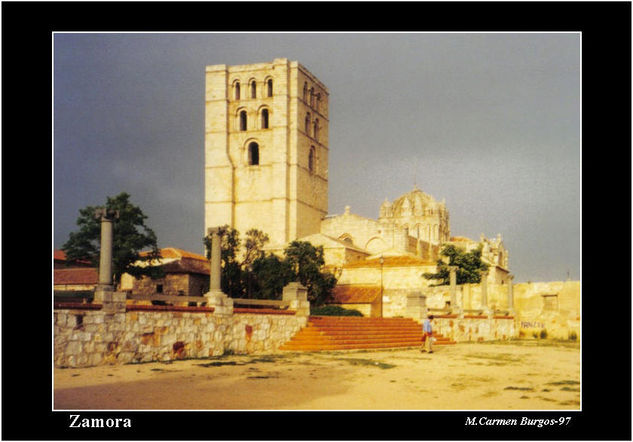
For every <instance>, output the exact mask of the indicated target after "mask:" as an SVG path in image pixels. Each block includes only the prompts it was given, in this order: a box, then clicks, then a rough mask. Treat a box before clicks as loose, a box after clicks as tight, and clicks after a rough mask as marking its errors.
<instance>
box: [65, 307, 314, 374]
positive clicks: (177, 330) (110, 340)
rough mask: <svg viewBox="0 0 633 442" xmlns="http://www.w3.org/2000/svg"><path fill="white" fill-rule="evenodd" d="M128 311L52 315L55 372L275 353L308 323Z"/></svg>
mask: <svg viewBox="0 0 633 442" xmlns="http://www.w3.org/2000/svg"><path fill="white" fill-rule="evenodd" d="M128 308H129V310H128V311H127V312H125V313H116V314H108V313H106V312H104V311H103V310H85V309H56V310H54V336H55V339H54V360H55V366H56V367H89V366H94V365H104V364H123V363H135V362H150V361H170V360H176V359H187V358H207V357H212V356H220V355H223V354H225V353H234V354H248V353H257V352H273V351H277V349H278V348H279V347H280V346H281V344H283V343H284V342H287V341H288V340H290V339H291V338H292V336H293V335H294V334H295V333H296V332H297V331H298V330H299V329H301V328H302V327H303V326H304V325H305V324H306V322H307V317H304V316H297V315H294V314H291V313H290V312H287V313H284V314H279V313H280V312H275V313H274V314H272V313H267V314H262V313H261V312H257V313H254V312H249V313H237V312H235V313H234V314H232V315H217V314H216V313H214V312H212V311H203V309H205V308H204V307H190V308H189V309H188V308H186V307H180V308H179V307H173V306H168V307H167V306H128ZM150 308H151V310H150ZM194 309H196V310H194Z"/></svg>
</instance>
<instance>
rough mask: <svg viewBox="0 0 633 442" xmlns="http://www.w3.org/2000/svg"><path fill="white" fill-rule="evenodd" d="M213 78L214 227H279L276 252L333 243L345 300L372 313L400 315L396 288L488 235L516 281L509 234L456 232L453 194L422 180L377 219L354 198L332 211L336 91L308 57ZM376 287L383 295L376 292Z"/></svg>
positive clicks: (486, 251) (216, 73)
mask: <svg viewBox="0 0 633 442" xmlns="http://www.w3.org/2000/svg"><path fill="white" fill-rule="evenodd" d="M205 81H206V90H205V103H206V107H205V232H206V231H207V229H208V228H210V227H216V226H221V225H229V226H230V227H232V228H234V229H237V230H238V231H239V232H240V233H242V234H244V233H246V232H247V231H248V230H249V229H251V228H255V229H258V230H261V231H263V232H264V233H266V234H268V235H269V237H270V240H271V241H270V244H269V246H268V247H267V249H268V250H270V251H272V252H275V253H279V252H281V251H282V250H283V249H284V248H285V247H286V246H287V245H288V243H289V242H291V241H293V240H303V241H309V242H311V243H312V244H314V245H316V246H323V248H324V257H325V261H326V265H327V266H328V268H329V269H330V271H332V272H333V273H334V274H335V275H336V276H337V278H338V280H339V286H341V287H342V288H341V289H338V290H337V292H336V293H339V301H340V300H343V299H345V302H350V300H362V301H363V303H364V304H366V305H368V306H369V307H366V308H368V309H369V310H370V311H371V314H372V315H376V314H377V313H376V312H377V307H376V306H377V305H380V306H381V314H385V315H397V314H398V312H399V307H396V305H397V304H399V303H401V301H395V300H394V299H395V298H396V297H397V298H398V299H405V298H406V293H407V292H409V291H411V290H418V291H419V290H421V289H423V288H424V287H428V286H429V282H428V280H425V279H424V278H423V277H422V273H424V272H434V271H435V270H436V265H437V260H438V259H440V257H441V256H440V251H441V249H442V247H443V246H444V245H445V244H451V243H453V244H456V245H458V246H460V247H463V248H465V249H467V250H470V249H472V248H474V247H477V246H479V245H480V244H481V245H482V246H483V254H482V257H483V259H484V261H485V262H487V263H488V264H490V265H491V267H492V270H491V271H490V272H489V274H488V281H489V282H491V283H498V284H502V283H507V280H508V277H509V276H508V275H509V271H508V252H507V250H506V249H505V247H504V246H503V243H502V241H501V237H500V236H498V237H497V238H496V239H488V238H485V237H484V236H483V235H482V237H481V238H480V240H479V241H473V240H470V239H468V238H463V237H451V229H450V217H449V211H448V209H447V207H446V202H445V201H437V200H436V199H435V198H434V197H432V196H431V195H429V194H427V193H425V192H423V191H422V190H420V189H418V188H417V187H414V189H413V190H412V191H410V192H407V193H405V194H403V195H402V196H400V197H399V198H396V199H395V200H394V201H393V202H390V201H389V200H387V199H385V201H384V202H383V203H382V205H381V206H380V207H379V208H377V209H378V210H377V214H378V218H377V219H370V218H366V217H363V216H360V215H356V214H353V213H352V212H351V210H350V207H349V206H347V207H346V208H345V212H344V213H343V214H341V215H328V213H327V209H328V152H329V142H328V135H329V134H328V126H329V110H328V108H329V98H330V96H329V92H328V89H327V88H326V86H325V85H324V84H323V83H322V82H321V81H319V79H318V78H317V77H316V76H315V75H313V74H312V73H311V72H310V71H308V70H307V69H306V68H305V67H304V66H302V65H301V64H299V63H298V62H296V61H288V60H287V59H285V58H279V59H275V60H273V61H272V62H268V63H256V64H248V65H239V66H226V65H214V66H207V67H206V80H205ZM378 268H380V275H381V276H380V278H379V279H378V278H377V274H378V273H377V269H378ZM367 287H373V288H372V289H368V288H367ZM376 287H379V288H380V292H381V293H382V299H381V300H379V301H380V302H378V301H376V299H374V298H373V297H372V296H374V295H375V293H376ZM356 288H357V289H358V290H359V292H358V293H357V294H356V295H355V294H354V290H356ZM368 293H369V294H370V295H368ZM372 294H373V295H372ZM395 294H399V295H398V296H396V297H394V298H393V299H392V298H390V296H392V295H394V296H395ZM332 301H333V302H334V303H336V301H337V300H336V299H333V300H332Z"/></svg>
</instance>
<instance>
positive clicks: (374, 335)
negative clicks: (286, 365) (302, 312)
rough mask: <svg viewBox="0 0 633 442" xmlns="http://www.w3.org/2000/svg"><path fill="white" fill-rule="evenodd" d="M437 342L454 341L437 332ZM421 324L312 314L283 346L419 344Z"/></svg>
mask: <svg viewBox="0 0 633 442" xmlns="http://www.w3.org/2000/svg"><path fill="white" fill-rule="evenodd" d="M435 338H436V339H437V340H436V342H435V344H434V345H450V344H455V341H451V340H450V339H449V338H446V337H443V336H441V335H437V334H436V335H435ZM421 344H422V325H421V324H419V323H418V322H416V321H414V320H413V319H410V318H365V317H355V316H310V317H309V318H308V324H307V325H306V326H305V327H304V328H302V329H301V330H299V332H298V333H297V334H296V335H295V336H293V338H292V339H291V340H290V341H288V342H286V343H285V344H283V345H282V346H281V347H280V350H288V351H322V350H356V349H381V348H398V347H419V346H420V345H421Z"/></svg>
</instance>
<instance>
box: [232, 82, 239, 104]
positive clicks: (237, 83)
mask: <svg viewBox="0 0 633 442" xmlns="http://www.w3.org/2000/svg"><path fill="white" fill-rule="evenodd" d="M233 89H234V90H233V96H234V97H235V99H236V100H239V99H240V82H239V81H236V82H235V85H234V86H233Z"/></svg>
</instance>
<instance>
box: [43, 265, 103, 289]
mask: <svg viewBox="0 0 633 442" xmlns="http://www.w3.org/2000/svg"><path fill="white" fill-rule="evenodd" d="M53 281H54V283H55V284H56V285H69V284H96V283H97V282H99V274H98V273H97V269H96V268H94V267H78V268H74V269H55V270H54V275H53Z"/></svg>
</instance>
